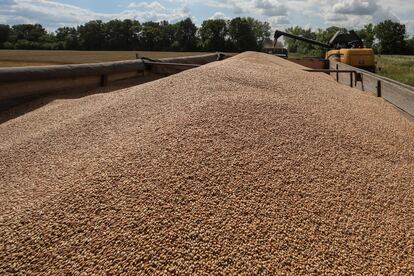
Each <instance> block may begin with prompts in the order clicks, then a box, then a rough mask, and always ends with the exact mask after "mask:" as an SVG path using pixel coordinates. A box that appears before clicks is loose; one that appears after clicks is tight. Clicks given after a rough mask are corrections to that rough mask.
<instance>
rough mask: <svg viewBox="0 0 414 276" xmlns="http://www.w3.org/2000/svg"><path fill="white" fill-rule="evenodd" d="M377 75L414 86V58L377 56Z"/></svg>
mask: <svg viewBox="0 0 414 276" xmlns="http://www.w3.org/2000/svg"><path fill="white" fill-rule="evenodd" d="M377 67H378V70H377V74H379V75H381V76H384V77H387V78H390V79H393V80H397V81H399V82H402V83H406V84H408V85H411V86H414V56H384V55H381V56H377Z"/></svg>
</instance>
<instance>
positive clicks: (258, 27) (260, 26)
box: [246, 17, 270, 50]
mask: <svg viewBox="0 0 414 276" xmlns="http://www.w3.org/2000/svg"><path fill="white" fill-rule="evenodd" d="M246 20H247V22H248V23H249V24H250V26H251V28H252V30H253V33H254V35H255V38H256V49H257V50H261V49H262V48H263V46H264V42H265V40H266V39H267V38H269V37H270V24H269V23H268V22H261V21H259V20H256V19H254V18H252V17H247V18H246Z"/></svg>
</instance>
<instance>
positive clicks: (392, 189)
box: [0, 53, 414, 274]
mask: <svg viewBox="0 0 414 276" xmlns="http://www.w3.org/2000/svg"><path fill="white" fill-rule="evenodd" d="M413 137H414V126H413V124H412V123H411V122H409V121H407V120H406V119H405V118H403V117H402V116H401V115H400V114H399V113H398V112H397V111H396V110H394V108H393V107H391V106H390V105H389V104H387V103H385V102H384V101H383V100H381V99H377V98H375V97H373V96H369V95H364V93H362V92H360V91H358V90H354V89H351V88H349V87H345V86H341V85H338V84H337V83H336V82H334V81H333V80H332V79H331V78H330V77H329V76H326V75H323V74H314V73H307V72H303V71H301V70H300V66H298V65H295V64H291V63H289V62H287V61H284V60H282V59H279V58H277V57H272V56H270V55H264V54H258V53H244V54H242V55H239V56H236V57H234V58H231V59H228V60H226V61H223V62H218V63H214V64H209V65H207V66H203V67H200V68H197V69H194V70H189V71H186V72H183V73H181V74H178V75H175V76H171V77H168V78H165V79H161V80H157V81H154V82H151V83H147V84H143V85H140V86H136V87H132V88H128V89H124V90H119V91H116V92H111V93H106V94H96V95H92V96H87V97H84V98H80V99H70V100H57V101H54V102H51V103H49V104H47V105H45V106H43V107H40V108H38V109H36V110H34V111H32V112H29V113H26V114H24V115H22V116H20V117H18V118H16V119H13V120H9V121H7V122H5V123H3V124H1V125H0V141H1V144H0V172H1V174H0V214H1V220H0V221H1V224H0V273H1V274H4V273H7V272H9V273H10V272H20V273H22V274H26V273H39V272H40V273H48V274H55V273H66V272H74V273H76V272H85V273H86V274H90V273H92V272H109V273H114V274H118V273H119V272H132V271H139V272H147V273H153V272H166V273H176V272H181V273H187V272H188V273H190V272H193V273H202V272H204V273H212V272H222V273H226V274H227V273H233V272H246V273H253V274H256V273H260V272H264V273H266V272H276V273H283V272H285V273H295V274H298V273H341V272H348V273H362V272H368V273H374V274H380V273H393V274H394V273H397V272H400V273H409V272H414V138H413Z"/></svg>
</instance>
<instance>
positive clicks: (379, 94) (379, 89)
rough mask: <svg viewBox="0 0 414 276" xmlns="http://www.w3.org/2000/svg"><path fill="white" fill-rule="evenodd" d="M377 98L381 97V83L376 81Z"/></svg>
mask: <svg viewBox="0 0 414 276" xmlns="http://www.w3.org/2000/svg"><path fill="white" fill-rule="evenodd" d="M377 97H382V91H381V81H380V80H377Z"/></svg>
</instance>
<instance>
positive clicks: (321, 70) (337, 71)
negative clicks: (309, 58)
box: [303, 69, 357, 73]
mask: <svg viewBox="0 0 414 276" xmlns="http://www.w3.org/2000/svg"><path fill="white" fill-rule="evenodd" d="M303 71H306V72H315V73H357V71H355V70H335V69H303Z"/></svg>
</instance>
